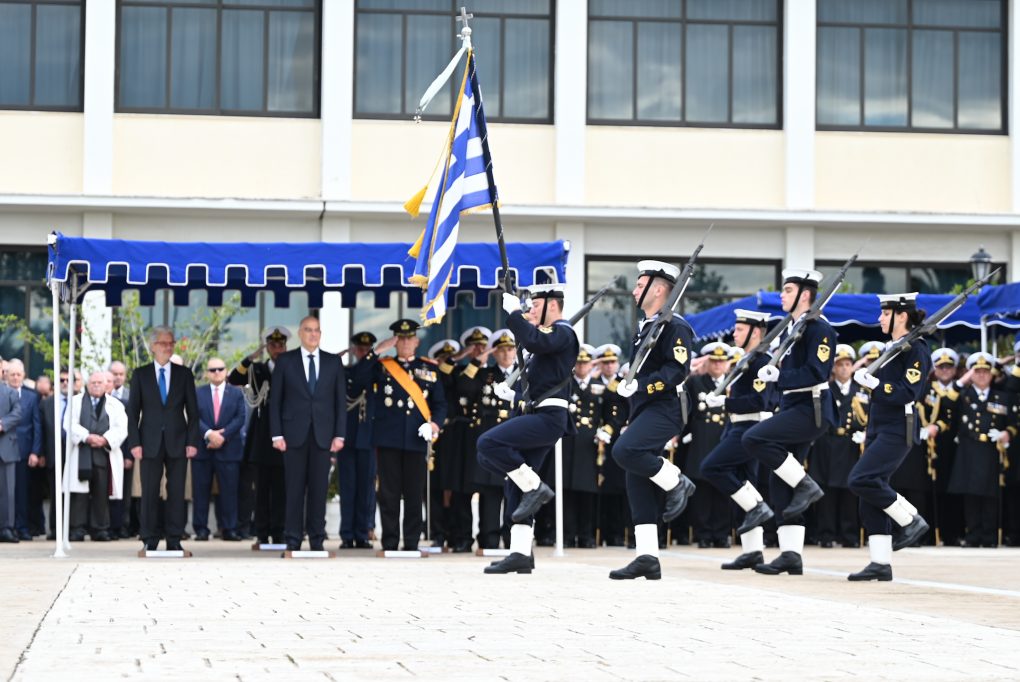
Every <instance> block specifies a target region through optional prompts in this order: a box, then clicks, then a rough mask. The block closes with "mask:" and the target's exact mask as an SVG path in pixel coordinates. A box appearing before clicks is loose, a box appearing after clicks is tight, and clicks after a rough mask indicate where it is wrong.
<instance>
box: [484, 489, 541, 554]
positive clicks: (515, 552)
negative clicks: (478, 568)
mask: <svg viewBox="0 0 1020 682" xmlns="http://www.w3.org/2000/svg"><path fill="white" fill-rule="evenodd" d="M543 485H544V484H543ZM534 568H535V559H534V557H531V556H524V555H523V554H521V553H520V552H512V553H511V554H510V555H509V556H507V557H506V558H504V559H503V560H502V561H497V562H496V563H494V564H492V565H490V566H486V567H485V572H486V573H489V574H504V573H531V571H532V569H534Z"/></svg>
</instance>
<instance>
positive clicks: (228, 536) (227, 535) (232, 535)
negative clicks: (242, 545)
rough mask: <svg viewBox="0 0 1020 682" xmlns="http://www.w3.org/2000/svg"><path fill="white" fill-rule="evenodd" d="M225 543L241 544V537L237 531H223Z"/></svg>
mask: <svg viewBox="0 0 1020 682" xmlns="http://www.w3.org/2000/svg"><path fill="white" fill-rule="evenodd" d="M223 541H224V542H240V541H241V536H240V535H238V533H237V531H236V530H225V531H223Z"/></svg>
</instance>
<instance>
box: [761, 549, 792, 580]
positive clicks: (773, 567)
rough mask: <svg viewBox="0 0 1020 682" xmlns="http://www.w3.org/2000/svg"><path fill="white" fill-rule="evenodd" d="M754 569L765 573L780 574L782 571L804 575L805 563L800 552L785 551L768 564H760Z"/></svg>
mask: <svg viewBox="0 0 1020 682" xmlns="http://www.w3.org/2000/svg"><path fill="white" fill-rule="evenodd" d="M754 571H755V573H762V574H764V575H779V574H780V573H789V574H790V575H802V574H803V573H804V563H803V562H802V561H801V559H800V554H797V553H796V552H783V553H782V554H780V555H779V556H777V557H776V558H775V559H773V560H772V561H770V562H769V563H767V564H758V565H757V566H755V567H754Z"/></svg>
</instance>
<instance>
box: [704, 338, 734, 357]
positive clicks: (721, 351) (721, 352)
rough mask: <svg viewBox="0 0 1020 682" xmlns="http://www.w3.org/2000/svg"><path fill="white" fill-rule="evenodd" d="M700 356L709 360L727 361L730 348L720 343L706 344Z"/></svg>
mask: <svg viewBox="0 0 1020 682" xmlns="http://www.w3.org/2000/svg"><path fill="white" fill-rule="evenodd" d="M701 356H702V357H707V358H708V359H709V360H729V359H730V347H729V346H728V345H727V344H725V343H723V342H722V341H713V342H712V343H706V344H705V345H704V346H702V348H701Z"/></svg>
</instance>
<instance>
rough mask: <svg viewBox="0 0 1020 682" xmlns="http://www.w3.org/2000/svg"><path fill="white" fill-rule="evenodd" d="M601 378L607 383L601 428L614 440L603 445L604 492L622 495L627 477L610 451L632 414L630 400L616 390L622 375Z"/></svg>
mask: <svg viewBox="0 0 1020 682" xmlns="http://www.w3.org/2000/svg"><path fill="white" fill-rule="evenodd" d="M599 380H600V381H601V382H602V383H603V385H605V390H604V391H603V392H602V414H601V417H600V419H601V428H603V429H605V430H606V431H607V432H608V433H609V435H610V436H612V440H611V441H609V443H608V444H607V445H603V446H602V454H603V456H602V477H603V480H602V492H603V493H606V494H609V495H621V494H623V493H625V492H626V491H627V477H626V474H625V473H624V471H623V469H621V468H620V465H619V464H617V463H616V460H615V459H613V458H612V457H611V456H610V453H612V451H613V445H614V444H615V443H616V441H617V439H618V438H619V437H620V431H621V430H623V427H624V425H625V424H626V423H627V419H628V418H629V416H630V401H629V400H627V398H623V397H621V396H620V394H618V393H617V392H616V389H617V387H618V386H619V385H620V381H621V377H620V376H615V377H612V378H610V379H607V378H606V377H602V378H600V379H599ZM595 447H596V448H598V445H597V444H596V446H595Z"/></svg>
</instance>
